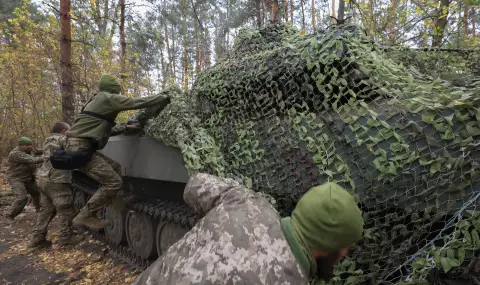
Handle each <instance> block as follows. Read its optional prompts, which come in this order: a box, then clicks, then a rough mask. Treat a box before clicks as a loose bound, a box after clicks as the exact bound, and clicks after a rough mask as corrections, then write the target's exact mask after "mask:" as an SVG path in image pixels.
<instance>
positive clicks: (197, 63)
mask: <svg viewBox="0 0 480 285" xmlns="http://www.w3.org/2000/svg"><path fill="white" fill-rule="evenodd" d="M193 22H194V28H195V74H196V75H198V74H199V73H200V46H199V43H198V41H199V39H198V21H196V20H194V21H193Z"/></svg>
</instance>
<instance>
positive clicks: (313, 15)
mask: <svg viewBox="0 0 480 285" xmlns="http://www.w3.org/2000/svg"><path fill="white" fill-rule="evenodd" d="M316 12H317V10H316V9H315V0H312V31H313V32H314V33H315V27H316V26H317V24H316V23H315V13H316Z"/></svg>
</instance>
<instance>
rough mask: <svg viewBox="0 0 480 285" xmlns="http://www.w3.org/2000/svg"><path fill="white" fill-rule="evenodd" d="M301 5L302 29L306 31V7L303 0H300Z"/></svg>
mask: <svg viewBox="0 0 480 285" xmlns="http://www.w3.org/2000/svg"><path fill="white" fill-rule="evenodd" d="M300 5H301V7H302V29H303V30H304V31H305V9H304V8H303V0H300Z"/></svg>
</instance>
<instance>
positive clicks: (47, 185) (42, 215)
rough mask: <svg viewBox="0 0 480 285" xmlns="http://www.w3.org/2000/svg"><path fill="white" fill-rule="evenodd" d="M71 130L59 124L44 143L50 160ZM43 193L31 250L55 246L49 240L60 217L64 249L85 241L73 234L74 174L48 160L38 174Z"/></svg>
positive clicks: (61, 123)
mask: <svg viewBox="0 0 480 285" xmlns="http://www.w3.org/2000/svg"><path fill="white" fill-rule="evenodd" d="M68 129H70V125H68V124H67V123H63V122H59V123H56V124H55V125H54V126H53V128H52V134H51V135H50V136H49V137H48V138H46V139H45V142H44V143H43V156H44V157H46V158H48V157H50V155H51V154H52V153H53V152H54V151H55V150H57V149H60V148H64V147H65V142H66V137H65V134H66V132H67V131H68ZM37 177H38V180H39V186H40V187H39V188H40V189H39V190H40V194H41V208H40V212H39V213H38V216H37V221H36V223H35V226H34V228H33V235H32V239H31V240H30V243H29V244H28V246H29V247H39V248H40V247H46V246H50V245H51V244H52V242H51V241H49V240H47V239H46V236H47V229H48V225H49V224H50V222H51V221H52V219H53V217H55V215H58V222H59V230H60V237H59V239H58V243H59V244H60V245H62V246H65V245H75V244H77V243H78V242H80V241H81V240H82V238H81V237H79V236H75V235H73V231H72V219H73V217H74V216H75V209H74V208H73V194H72V190H71V189H70V181H71V180H72V173H71V171H70V170H60V169H54V168H53V167H52V164H51V162H50V161H45V162H44V163H43V164H42V167H41V168H40V169H39V170H38V172H37Z"/></svg>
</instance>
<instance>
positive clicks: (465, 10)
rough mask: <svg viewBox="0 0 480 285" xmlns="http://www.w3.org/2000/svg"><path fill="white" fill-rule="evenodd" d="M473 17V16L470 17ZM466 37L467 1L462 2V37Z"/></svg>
mask: <svg viewBox="0 0 480 285" xmlns="http://www.w3.org/2000/svg"><path fill="white" fill-rule="evenodd" d="M472 18H473V17H472ZM467 37H468V3H467V1H464V2H463V38H464V39H466V38H467Z"/></svg>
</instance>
